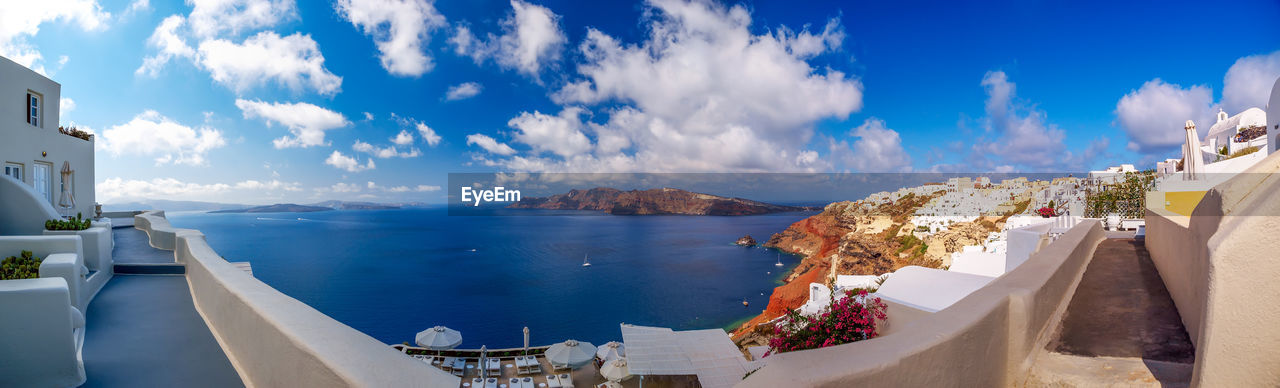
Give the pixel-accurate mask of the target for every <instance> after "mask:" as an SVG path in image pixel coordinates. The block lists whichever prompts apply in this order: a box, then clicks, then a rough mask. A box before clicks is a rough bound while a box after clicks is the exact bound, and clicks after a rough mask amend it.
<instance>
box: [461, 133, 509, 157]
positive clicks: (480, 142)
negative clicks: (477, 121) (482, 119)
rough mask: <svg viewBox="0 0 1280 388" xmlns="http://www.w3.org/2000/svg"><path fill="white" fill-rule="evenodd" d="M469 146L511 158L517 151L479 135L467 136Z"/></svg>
mask: <svg viewBox="0 0 1280 388" xmlns="http://www.w3.org/2000/svg"><path fill="white" fill-rule="evenodd" d="M467 145H469V146H470V145H476V146H480V148H482V149H484V150H485V151H487V152H489V153H492V154H497V155H501V156H511V155H515V154H516V150H515V149H513V148H511V146H509V145H506V144H503V143H499V142H498V141H497V140H494V139H493V138H492V137H489V136H486V135H482V134H479V133H476V134H471V135H467Z"/></svg>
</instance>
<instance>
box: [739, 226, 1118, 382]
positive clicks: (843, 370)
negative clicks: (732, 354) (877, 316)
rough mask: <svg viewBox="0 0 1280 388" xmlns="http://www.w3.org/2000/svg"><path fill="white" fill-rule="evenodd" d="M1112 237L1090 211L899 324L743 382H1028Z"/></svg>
mask: <svg viewBox="0 0 1280 388" xmlns="http://www.w3.org/2000/svg"><path fill="white" fill-rule="evenodd" d="M1103 238H1104V232H1103V230H1102V225H1101V223H1100V222H1099V221H1097V220H1085V221H1082V222H1081V223H1080V224H1078V225H1076V227H1075V228H1073V229H1071V230H1070V231H1068V232H1067V233H1066V234H1064V235H1063V236H1062V237H1060V238H1059V239H1058V240H1057V241H1055V242H1054V243H1052V244H1050V245H1049V246H1047V247H1045V248H1044V249H1041V250H1040V251H1039V252H1037V253H1035V254H1033V255H1032V256H1031V258H1030V259H1029V260H1027V262H1026V263H1024V264H1022V265H1021V266H1019V267H1018V268H1016V269H1014V270H1013V271H1012V272H1009V273H1008V274H1005V275H1004V276H1002V277H1000V278H999V279H996V280H995V281H993V282H991V284H989V285H987V286H986V287H983V288H981V289H979V290H977V291H974V292H973V293H972V294H969V296H967V297H965V298H964V299H961V300H960V301H958V302H956V303H955V304H953V305H951V307H948V308H946V309H943V310H941V311H938V312H936V313H934V314H932V315H931V316H927V317H922V316H919V315H918V314H915V313H914V312H913V313H911V314H909V315H911V316H910V317H907V318H908V322H905V323H901V322H899V323H893V322H894V319H895V315H894V314H895V313H894V311H895V310H893V308H894V307H890V310H888V313H889V320H890V322H891V325H892V326H890V331H891V332H890V334H887V335H885V336H882V337H879V338H876V339H872V340H867V341H860V342H855V343H851V344H845V345H840V346H833V347H829V348H820V349H813V350H805V351H798V352H790V353H782V354H778V355H774V356H770V357H769V358H768V362H767V364H766V366H765V367H764V368H761V369H760V370H758V371H756V372H755V373H753V374H751V376H750V377H748V378H747V379H745V380H743V381H742V382H741V383H740V384H739V386H743V387H780V386H824V387H853V386H858V387H922V386H928V387H960V386H964V387H995V386H1010V385H1019V384H1022V383H1023V381H1024V380H1025V379H1026V376H1027V371H1028V370H1029V369H1030V367H1031V364H1032V363H1033V362H1034V359H1033V357H1034V354H1035V353H1036V350H1037V349H1040V348H1043V347H1044V346H1045V344H1046V343H1047V342H1048V341H1049V339H1050V336H1051V334H1052V332H1053V330H1055V329H1056V327H1057V324H1058V322H1059V321H1060V320H1061V316H1062V312H1063V311H1064V310H1065V309H1066V306H1067V302H1068V301H1069V298H1070V297H1071V295H1072V294H1073V293H1074V292H1075V288H1076V285H1077V284H1079V282H1080V277H1081V276H1082V275H1083V274H1084V269H1085V267H1086V266H1087V265H1088V263H1089V260H1090V259H1091V258H1092V256H1093V251H1094V249H1095V248H1097V245H1098V243H1099V242H1101V241H1102V240H1103Z"/></svg>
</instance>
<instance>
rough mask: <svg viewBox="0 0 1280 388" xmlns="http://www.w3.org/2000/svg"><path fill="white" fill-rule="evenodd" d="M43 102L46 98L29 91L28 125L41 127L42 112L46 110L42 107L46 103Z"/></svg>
mask: <svg viewBox="0 0 1280 388" xmlns="http://www.w3.org/2000/svg"><path fill="white" fill-rule="evenodd" d="M43 100H44V96H41V95H40V93H36V92H32V91H29V90H28V91H27V124H31V125H34V126H37V127H39V126H40V112H41V109H44V107H43V106H42V105H41V103H43V102H44V101H43Z"/></svg>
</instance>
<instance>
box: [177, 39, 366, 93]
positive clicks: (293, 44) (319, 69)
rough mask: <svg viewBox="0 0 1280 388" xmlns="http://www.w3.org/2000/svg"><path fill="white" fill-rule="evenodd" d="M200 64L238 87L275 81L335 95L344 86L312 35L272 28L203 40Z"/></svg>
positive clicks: (222, 80) (223, 81)
mask: <svg viewBox="0 0 1280 388" xmlns="http://www.w3.org/2000/svg"><path fill="white" fill-rule="evenodd" d="M199 57H200V66H201V67H203V68H205V69H206V70H208V71H209V73H210V75H211V76H212V77H213V80H214V81H217V82H219V83H222V84H224V85H227V86H228V87H231V88H233V89H235V90H236V91H243V90H245V89H248V88H250V87H253V86H259V85H263V84H266V83H267V82H269V81H275V82H277V83H279V84H282V85H284V86H287V87H289V88H291V89H293V90H295V91H297V90H302V89H303V88H304V87H310V88H311V89H313V90H315V91H316V92H318V93H320V94H325V95H333V94H336V93H337V92H338V90H339V89H341V87H342V77H339V76H336V75H334V74H333V73H330V72H329V70H328V69H326V68H325V67H324V56H323V55H321V54H320V49H319V48H318V46H317V45H316V42H315V41H314V40H312V39H311V35H303V34H300V33H294V34H293V35H289V36H285V37H281V36H280V35H277V34H276V33H275V32H272V31H264V32H260V33H258V34H257V35H254V36H251V37H249V38H248V39H245V41H244V42H243V43H233V42H231V41H228V40H225V39H212V40H206V41H203V42H201V43H200V47H199Z"/></svg>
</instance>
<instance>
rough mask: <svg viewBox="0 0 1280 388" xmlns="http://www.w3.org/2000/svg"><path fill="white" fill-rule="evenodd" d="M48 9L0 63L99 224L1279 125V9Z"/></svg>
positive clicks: (414, 1) (25, 9)
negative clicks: (50, 91)
mask: <svg viewBox="0 0 1280 388" xmlns="http://www.w3.org/2000/svg"><path fill="white" fill-rule="evenodd" d="M30 3H32V4H31V5H26V4H15V3H6V4H5V5H0V25H3V26H0V55H3V56H6V57H9V58H12V59H15V60H17V61H18V62H20V63H23V64H25V65H28V66H30V67H32V68H34V69H37V70H39V71H42V72H45V73H46V74H48V75H49V76H50V77H51V78H53V79H54V80H55V81H58V82H59V83H61V84H62V87H63V89H62V96H63V98H64V100H66V99H70V100H71V101H74V108H73V109H69V110H66V111H64V114H63V117H62V124H63V125H68V124H75V125H77V126H80V127H87V128H90V129H92V130H93V131H94V132H95V133H97V134H98V138H97V143H98V149H97V158H96V159H97V162H96V163H97V166H96V174H97V181H98V193H99V194H98V199H99V201H100V202H103V201H105V202H113V201H117V202H118V201H125V200H130V199H135V198H143V197H145V198H165V199H190V200H211V201H221V202H239V203H273V202H285V201H288V202H312V201H319V200H325V199H348V200H372V201H402V200H414V201H428V202H440V201H443V199H444V196H445V193H443V192H441V191H440V190H439V187H442V186H445V184H446V181H447V174H448V173H457V172H486V171H530V172H600V171H605V172H612V171H626V172H754V171H769V172H786V171H818V172H828V171H838V172H844V171H850V172H858V171H867V172H883V171H948V172H954V171H960V172H983V171H1054V170H1057V171H1061V170H1083V169H1088V168H1100V167H1105V166H1107V165H1112V164H1117V163H1122V162H1127V163H1140V164H1142V165H1143V167H1151V166H1152V165H1153V163H1154V162H1155V161H1156V160H1162V159H1163V158H1165V157H1170V156H1173V155H1174V153H1175V152H1176V149H1177V143H1176V142H1177V141H1178V138H1179V137H1180V136H1181V134H1180V130H1181V125H1180V123H1181V122H1182V121H1185V120H1187V119H1193V120H1196V122H1197V123H1207V122H1208V121H1207V120H1209V119H1210V118H1211V117H1212V115H1213V113H1215V112H1216V111H1217V109H1219V108H1223V109H1226V110H1227V111H1228V112H1229V113H1232V114H1234V113H1237V112H1238V111H1239V110H1241V109H1243V108H1245V107H1249V106H1259V107H1262V106H1264V105H1265V104H1266V101H1265V97H1264V96H1265V95H1266V93H1267V92H1268V91H1269V90H1270V85H1271V84H1272V83H1273V82H1274V81H1275V79H1276V77H1280V51H1278V50H1280V39H1278V37H1280V24H1276V23H1273V22H1271V21H1272V20H1273V19H1275V16H1277V15H1280V4H1277V3H1276V2H1274V1H1240V2H1220V3H1215V4H1204V3H1198V2H1163V1H1162V2H1155V1H1143V2H1125V3H1123V4H1115V3H1114V2H1071V3H1065V4H1064V3H1060V2H1045V1H1013V2H992V3H986V4H982V5H969V4H955V2H936V3H935V2H921V1H900V2H881V1H855V2H804V1H748V2H702V1H693V2H686V1H682V0H654V1H650V2H614V1H605V2H581V1H532V2H523V1H505V0H504V1H489V0H475V1H440V2H434V3H433V2H428V1H425V0H381V1H367V0H338V1H307V2H296V3H295V2H293V1H288V0H228V1H212V0H191V1H186V2H181V1H160V0H151V1H145V0H119V1H113V0H99V1H93V0H65V1H48V2H30ZM35 3H39V4H35ZM1211 15H1220V16H1219V17H1210V16H1211ZM1227 15H1236V16H1231V17H1228V16H1227ZM1267 15H1270V16H1267ZM1250 17H1252V18H1255V19H1257V20H1256V22H1249V21H1248V18H1250ZM468 37H470V39H467V38H468ZM464 84H467V85H469V86H463V87H460V85H464ZM451 88H456V90H462V91H466V90H468V89H470V90H471V91H472V92H473V93H463V92H459V93H455V94H454V98H453V99H450V98H449V97H447V96H448V95H449V94H450V93H449V92H450V89H451ZM64 104H68V103H66V102H65V101H64ZM366 113H367V115H366ZM1203 126H1204V127H1205V128H1207V126H1208V125H1203ZM422 128H429V129H426V130H424V129H422ZM402 131H403V134H402ZM397 136H399V140H400V142H399V143H397V142H395V141H393V138H395V137H397ZM357 142H359V143H357ZM370 161H372V163H371V162H370Z"/></svg>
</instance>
